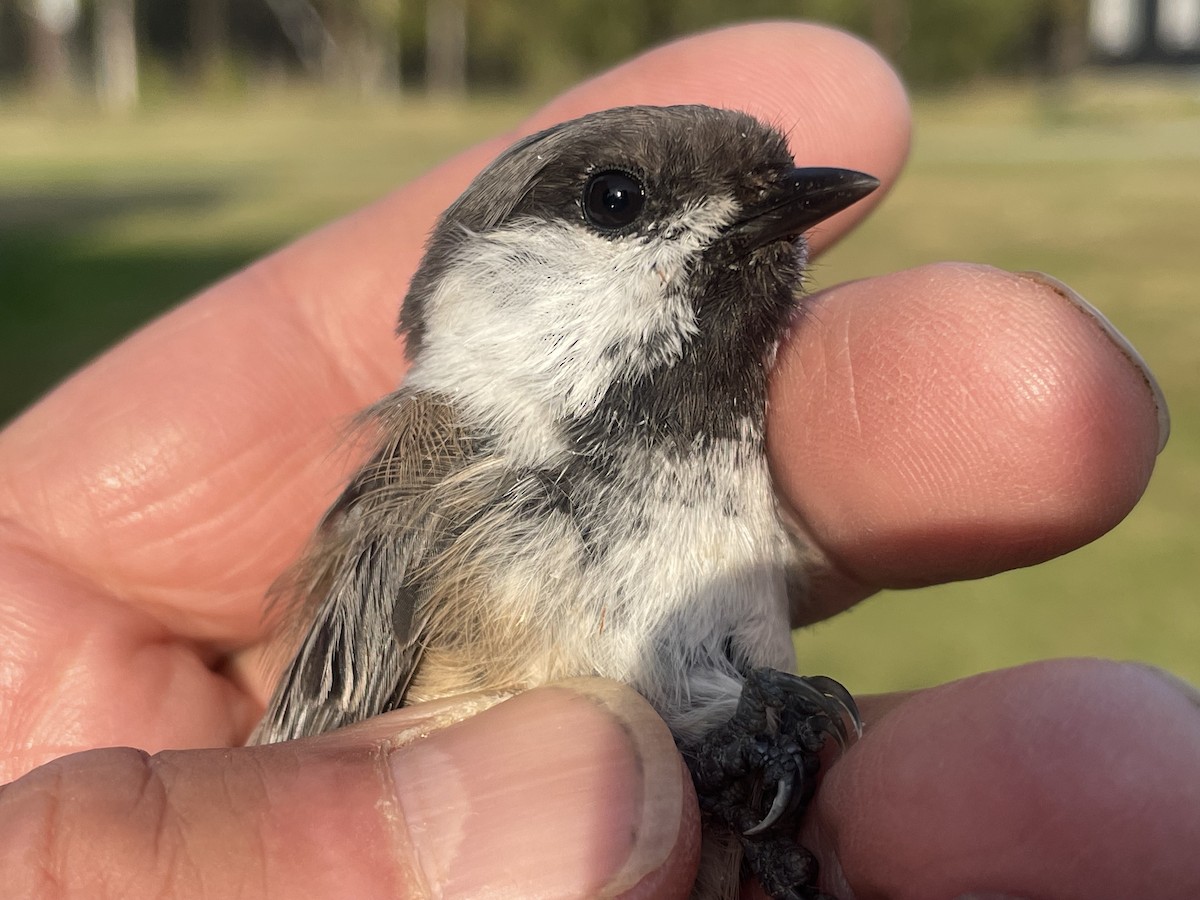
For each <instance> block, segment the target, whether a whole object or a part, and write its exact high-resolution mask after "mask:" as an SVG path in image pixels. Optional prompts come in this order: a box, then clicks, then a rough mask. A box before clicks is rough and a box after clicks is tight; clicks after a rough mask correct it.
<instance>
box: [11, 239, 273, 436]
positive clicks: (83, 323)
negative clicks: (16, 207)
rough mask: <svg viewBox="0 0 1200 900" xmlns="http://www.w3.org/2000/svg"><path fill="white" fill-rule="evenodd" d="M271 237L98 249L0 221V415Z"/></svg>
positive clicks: (22, 405) (264, 245)
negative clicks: (204, 244) (123, 249)
mask: <svg viewBox="0 0 1200 900" xmlns="http://www.w3.org/2000/svg"><path fill="white" fill-rule="evenodd" d="M275 243H276V242H274V241H269V240H268V241H265V242H263V243H261V244H255V245H249V244H247V245H230V246H223V247H211V248H200V247H182V246H181V247H163V248H154V249H144V250H130V251H126V252H123V253H122V252H113V251H111V250H105V251H104V252H98V251H96V250H94V249H92V248H90V247H89V246H88V242H87V241H86V240H84V239H82V237H80V236H76V235H64V234H62V233H61V232H59V233H57V234H53V233H50V232H48V231H46V230H41V229H38V230H34V229H22V230H20V231H17V230H9V229H0V425H2V424H3V423H4V422H6V421H8V420H9V419H10V418H12V416H14V415H15V414H16V413H18V412H20V411H21V410H22V409H24V408H25V407H26V406H28V405H29V404H30V403H32V402H33V401H34V400H36V399H37V398H38V397H39V396H41V395H42V394H43V393H45V392H46V391H47V390H48V389H50V388H51V387H53V386H54V385H55V384H56V383H58V382H59V381H61V380H62V379H63V378H64V377H65V376H67V375H69V374H70V373H71V372H72V371H74V370H75V369H77V368H79V367H80V366H81V365H83V364H84V363H86V362H87V361H88V360H89V359H91V358H92V357H94V356H95V355H97V354H98V353H99V352H101V351H102V350H104V349H106V348H107V347H109V346H111V345H112V344H113V343H115V342H116V341H118V340H119V339H120V338H121V337H123V336H125V335H126V334H128V333H129V332H131V331H133V330H134V329H135V328H137V327H138V326H139V325H141V324H142V323H144V322H145V321H147V320H148V319H151V318H153V317H154V316H156V315H157V314H159V313H160V312H162V311H163V310H165V309H168V308H169V307H171V306H173V305H175V304H176V303H178V302H179V301H180V300H183V299H184V298H186V297H188V296H189V295H191V294H193V293H195V292H196V291H197V290H199V289H201V288H203V287H205V286H206V285H208V284H211V283H212V282H214V281H216V280H217V279H219V278H221V277H222V276H224V275H226V274H227V273H229V272H231V271H233V270H235V269H237V268H240V267H241V266H243V265H245V264H246V263H247V262H249V261H250V260H252V259H254V258H256V257H258V256H260V255H261V254H262V253H263V252H265V251H266V250H267V249H269V248H270V247H271V246H273V245H274V244H275Z"/></svg>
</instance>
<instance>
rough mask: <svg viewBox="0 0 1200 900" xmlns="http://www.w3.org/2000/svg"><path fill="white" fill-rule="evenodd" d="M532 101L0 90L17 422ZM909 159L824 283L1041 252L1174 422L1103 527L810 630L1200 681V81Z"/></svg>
mask: <svg viewBox="0 0 1200 900" xmlns="http://www.w3.org/2000/svg"><path fill="white" fill-rule="evenodd" d="M527 105H528V104H526V103H522V102H519V101H506V102H487V103H485V102H474V103H471V104H469V105H468V106H466V107H461V108H459V107H452V106H437V105H429V104H426V103H421V102H418V101H407V102H405V103H400V104H396V105H391V106H385V105H372V106H366V105H362V104H358V103H355V102H347V101H345V100H344V99H342V100H339V99H331V98H329V97H319V96H310V95H304V94H297V93H284V94H277V95H271V96H265V97H261V98H257V99H254V100H251V101H246V102H245V103H238V104H232V105H225V106H213V105H205V104H195V103H191V104H189V103H185V102H183V101H179V102H176V103H169V104H165V105H159V106H157V107H154V108H151V109H149V110H146V111H144V112H142V113H141V114H139V115H138V116H136V117H135V118H133V119H131V120H130V121H127V122H113V121H106V120H103V119H100V118H98V117H96V116H94V115H92V114H90V113H87V112H80V111H75V112H62V111H60V112H58V113H56V114H55V115H52V116H50V115H46V114H43V113H39V112H38V111H36V110H33V109H31V108H28V107H26V106H20V105H18V106H17V107H15V108H12V107H10V108H5V107H3V106H0V419H2V418H4V417H6V416H8V415H11V414H13V413H14V412H15V411H17V410H18V409H19V408H20V407H21V406H23V405H24V404H25V403H27V402H29V400H31V399H32V398H33V397H35V396H36V395H37V394H38V393H40V392H41V391H43V390H44V389H46V388H47V387H49V386H50V385H51V384H52V383H53V382H54V381H56V380H57V379H58V378H60V377H61V376H62V375H63V374H64V373H65V372H67V371H69V370H70V369H71V368H73V367H75V366H77V365H78V364H80V363H81V362H83V361H84V360H86V359H87V358H88V357H89V356H90V355H92V354H94V353H95V352H97V351H98V350H99V349H101V348H102V347H104V346H106V345H107V344H109V343H111V342H112V341H114V340H116V339H117V338H118V337H119V336H120V335H122V334H124V333H126V332H127V331H129V330H130V329H132V328H133V327H135V326H136V325H137V324H138V323H139V322H141V321H144V320H145V319H146V318H147V317H149V316H150V315H153V314H154V313H156V312H157V311H159V310H161V309H163V308H165V307H166V306H169V305H171V304H172V303H174V302H176V301H178V300H180V299H182V298H183V297H185V296H186V295H188V294H189V293H191V292H192V291H194V290H195V289H197V288H198V287H200V286H202V285H204V284H206V283H208V282H211V281H213V280H215V279H217V278H219V277H220V276H221V275H223V274H225V273H227V272H230V271H232V270H234V269H236V268H237V267H238V266H240V265H242V264H244V263H245V262H247V261H249V260H250V259H252V258H254V257H255V256H256V255H258V254H260V253H262V252H264V251H266V250H268V249H270V248H272V247H274V246H277V245H279V244H281V243H283V242H285V241H287V240H288V239H289V238H291V237H293V236H295V235H297V234H299V233H301V232H303V231H306V230H308V229H310V228H312V227H314V226H315V225H317V224H319V223H321V222H323V221H327V220H328V219H330V218H333V217H334V216H336V215H338V214H340V213H342V212H344V211H348V210H350V209H352V208H354V207H355V206H357V205H359V204H361V203H364V202H366V201H368V200H370V199H371V198H373V197H376V196H378V195H379V194H381V193H382V192H384V191H385V190H387V189H388V188H390V187H392V186H394V185H396V184H398V183H401V182H403V181H404V180H406V179H407V178H409V177H410V176H412V175H413V174H415V173H417V172H419V171H421V170H423V169H425V168H428V167H429V166H430V165H431V164H433V163H434V162H436V161H438V160H440V159H442V158H444V157H445V156H447V155H448V154H450V153H451V152H452V151H454V150H455V149H458V148H460V147H463V146H465V145H467V144H468V143H470V142H471V141H472V140H473V139H475V138H476V137H479V136H483V135H485V134H490V133H494V132H496V131H498V130H500V129H502V128H504V127H505V126H507V125H509V124H511V123H513V122H514V121H516V120H517V119H518V118H519V116H520V115H521V112H522V110H523V109H525V108H526V107H527ZM918 123H919V124H918V132H917V141H916V146H915V151H914V155H913V162H912V166H911V168H910V171H909V174H908V175H907V176H906V178H905V179H904V180H903V181H902V182H901V184H900V185H899V187H898V188H897V189H896V191H895V192H894V194H893V196H892V197H891V198H890V199H889V201H888V203H887V204H886V205H885V207H884V208H883V209H882V210H881V211H880V213H879V214H878V215H877V216H876V217H875V218H874V219H873V220H872V222H871V223H870V224H869V225H868V226H867V227H865V228H864V229H863V230H862V231H861V232H860V235H859V236H857V237H856V238H855V239H854V240H852V241H850V242H848V243H847V244H845V245H843V246H842V247H841V248H839V249H837V250H836V251H834V252H833V253H831V254H830V255H829V256H827V257H826V258H825V259H823V260H822V261H821V263H820V265H819V266H818V268H817V270H816V273H815V277H816V280H817V283H818V285H819V284H822V283H825V284H827V283H830V282H833V281H835V280H838V279H841V278H847V277H858V276H862V275H866V274H871V273H876V272H883V271H887V270H889V269H894V268H902V267H906V266H912V265H916V264H919V263H922V262H927V261H930V260H936V259H966V260H974V261H981V262H991V263H995V264H997V265H1001V266H1004V267H1007V268H1013V269H1041V270H1045V271H1049V272H1052V273H1054V274H1055V275H1057V276H1059V277H1061V278H1063V279H1064V280H1066V281H1068V282H1070V283H1071V284H1073V285H1074V286H1075V287H1077V288H1078V289H1079V290H1080V291H1081V292H1082V293H1083V294H1084V296H1086V297H1087V298H1088V299H1090V300H1091V301H1092V302H1093V303H1095V304H1096V305H1097V306H1099V307H1100V308H1101V309H1103V310H1104V311H1105V312H1106V313H1108V314H1109V316H1110V317H1111V318H1112V319H1113V320H1114V322H1116V324H1117V325H1118V327H1119V328H1121V329H1122V330H1123V331H1124V332H1125V333H1126V334H1127V335H1128V336H1129V337H1130V338H1131V339H1132V340H1133V342H1134V343H1135V345H1137V346H1138V347H1139V349H1141V351H1142V352H1143V354H1144V355H1145V356H1146V358H1147V359H1148V360H1149V361H1150V363H1151V364H1152V365H1153V367H1154V368H1155V370H1156V371H1157V373H1158V375H1159V377H1160V379H1161V381H1162V383H1163V386H1164V388H1165V390H1166V392H1167V395H1168V398H1169V400H1170V402H1171V406H1172V409H1173V412H1174V426H1175V427H1174V433H1173V436H1172V438H1171V443H1170V445H1169V447H1168V448H1167V451H1166V453H1165V454H1164V455H1163V457H1162V458H1161V462H1160V466H1159V469H1158V471H1157V473H1156V475H1155V480H1154V482H1153V484H1152V485H1151V488H1150V491H1149V492H1148V494H1147V495H1146V497H1145V499H1144V500H1143V502H1142V504H1141V505H1140V506H1139V507H1138V509H1137V510H1136V511H1135V512H1134V513H1133V514H1132V515H1131V516H1130V517H1129V518H1128V519H1127V520H1126V521H1125V522H1124V523H1123V524H1122V525H1121V526H1120V527H1119V528H1117V529H1116V530H1115V531H1114V532H1113V533H1112V534H1111V535H1109V536H1107V537H1105V538H1103V539H1101V540H1100V541H1097V542H1096V543H1095V544H1093V545H1092V546H1090V547H1087V548H1085V549H1083V550H1081V551H1079V552H1077V553H1075V554H1072V555H1071V556H1068V557H1066V558H1063V559H1061V560H1057V561H1055V562H1053V563H1050V564H1048V565H1043V566H1038V567H1036V568H1034V569H1028V570H1024V571H1020V572H1014V573H1011V574H1008V575H1004V576H1001V577H997V578H992V579H987V580H984V581H979V582H974V583H970V584H959V585H952V586H949V587H944V588H935V589H927V590H920V591H910V592H905V593H902V594H901V593H896V594H887V595H883V596H881V597H879V598H876V599H873V600H871V601H869V602H868V603H866V604H864V605H863V606H862V607H861V608H859V609H857V610H855V611H853V612H851V613H848V614H846V615H843V616H842V617H840V618H838V619H836V620H834V621H833V622H830V623H827V624H825V625H822V626H818V627H817V628H814V629H811V630H809V631H808V632H805V633H804V634H802V635H799V636H798V638H797V642H798V645H799V648H800V650H801V653H802V666H803V668H804V669H806V670H819V671H825V672H828V673H830V674H833V675H836V676H839V677H841V678H842V679H844V680H845V681H846V683H847V684H848V685H849V686H850V687H851V688H852V689H855V690H859V691H865V690H879V689H887V688H900V687H911V686H915V685H920V684H927V683H932V682H935V681H939V680H943V679H946V678H951V677H955V676H958V675H964V674H968V673H971V672H974V671H978V670H980V669H984V668H991V667H996V666H1001V665H1006V664H1013V663H1017V662H1021V661H1025V660H1030V659H1036V658H1040V657H1044V656H1051V655H1066V654H1089V655H1102V656H1114V657H1121V658H1138V659H1143V660H1147V661H1151V662H1155V663H1158V664H1160V665H1164V666H1167V667H1169V668H1172V669H1174V670H1175V671H1177V672H1179V673H1180V674H1183V675H1185V676H1187V677H1189V678H1191V679H1193V680H1195V681H1200V604H1198V603H1197V602H1196V599H1195V598H1196V585H1197V583H1198V582H1200V538H1198V537H1197V528H1198V526H1200V403H1198V401H1200V365H1198V360H1200V351H1198V348H1200V316H1198V315H1197V314H1196V309H1195V306H1196V304H1195V302H1194V298H1195V297H1196V293H1197V285H1200V85H1191V86H1189V85H1186V84H1181V85H1174V86H1165V85H1161V84H1158V85H1154V84H1149V85H1147V84H1138V83H1134V82H1129V81H1119V82H1114V81H1104V82H1099V83H1096V82H1093V83H1089V84H1087V85H1083V86H1082V87H1080V88H1079V89H1078V91H1077V92H1076V93H1075V94H1073V95H1070V96H1068V97H1067V98H1066V99H1065V100H1063V99H1060V100H1056V101H1053V102H1051V101H1049V100H1047V99H1045V98H1043V99H1040V100H1039V99H1037V98H1036V97H1034V96H1033V95H1032V94H1031V93H1030V92H1026V91H1021V90H1017V89H1008V88H1005V89H999V88H991V89H989V90H987V91H975V92H972V93H969V94H964V95H962V96H958V97H953V98H942V99H938V100H927V101H922V102H920V103H919V104H918Z"/></svg>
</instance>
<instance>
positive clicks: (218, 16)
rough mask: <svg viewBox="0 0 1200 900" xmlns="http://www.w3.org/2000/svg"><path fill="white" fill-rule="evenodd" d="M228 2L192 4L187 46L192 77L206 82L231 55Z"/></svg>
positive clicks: (197, 1) (191, 0)
mask: <svg viewBox="0 0 1200 900" xmlns="http://www.w3.org/2000/svg"><path fill="white" fill-rule="evenodd" d="M228 14H229V0H189V6H188V43H189V44H190V48H189V49H190V52H189V56H190V57H191V59H190V62H191V70H192V75H193V77H195V78H196V79H197V80H200V81H205V80H207V79H209V78H211V77H212V75H213V73H214V72H215V71H216V70H217V69H219V68H220V66H221V64H222V62H224V60H225V56H226V54H227V53H228V52H229V15H228Z"/></svg>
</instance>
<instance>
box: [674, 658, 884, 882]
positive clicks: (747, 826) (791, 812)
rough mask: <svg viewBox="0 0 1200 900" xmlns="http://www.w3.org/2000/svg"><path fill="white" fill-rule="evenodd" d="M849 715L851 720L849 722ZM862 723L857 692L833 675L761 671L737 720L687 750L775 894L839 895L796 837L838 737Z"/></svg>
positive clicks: (711, 802) (712, 812) (705, 790)
mask: <svg viewBox="0 0 1200 900" xmlns="http://www.w3.org/2000/svg"><path fill="white" fill-rule="evenodd" d="M847 722H849V728H847ZM851 730H852V731H853V732H854V733H855V734H856V735H857V734H860V733H861V731H862V722H861V720H860V719H859V716H858V709H857V707H856V706H855V704H854V700H853V699H852V698H851V696H850V694H849V693H848V692H847V691H846V689H845V688H843V687H842V686H841V685H840V684H838V683H837V682H836V681H833V680H832V679H830V678H825V677H823V676H813V677H801V676H798V675H790V674H788V673H786V672H779V671H777V670H775V669H765V668H764V669H754V670H752V671H751V672H750V674H749V675H748V677H747V678H746V683H745V685H744V687H743V688H742V696H741V698H740V699H739V700H738V705H737V709H736V710H735V711H734V714H733V715H732V716H731V717H730V718H729V721H727V722H725V723H724V724H722V725H719V726H717V727H716V728H714V729H713V730H712V731H710V732H709V733H708V734H707V735H706V736H705V737H704V739H703V740H702V741H700V742H699V744H697V745H696V746H694V747H692V748H689V750H688V752H686V753H685V757H686V758H687V760H688V767H689V768H690V769H691V772H692V779H693V781H694V782H695V784H696V794H697V796H698V797H699V798H700V809H701V811H702V812H703V813H704V815H705V817H706V818H707V819H708V820H709V821H710V822H713V821H715V822H717V823H719V824H720V825H721V826H723V827H725V828H727V829H729V830H730V831H731V832H733V833H734V834H735V835H738V836H739V838H740V840H741V843H742V848H743V851H744V859H745V862H746V865H747V867H748V868H749V869H750V871H751V873H752V874H754V875H755V877H757V878H758V880H759V882H760V883H761V884H762V886H763V888H764V889H765V890H766V892H767V894H768V895H770V896H771V897H772V898H774V900H819V898H821V900H829V898H828V897H826V895H824V894H821V893H820V892H819V891H818V890H817V888H816V881H817V861H816V858H815V857H814V856H813V855H812V854H811V853H810V852H809V851H807V850H805V849H804V848H803V847H800V846H798V845H797V844H796V842H795V838H794V836H795V832H796V827H797V825H798V823H799V820H800V817H801V816H802V815H803V813H804V810H805V808H806V807H807V805H808V802H809V800H810V799H811V798H812V795H813V791H814V790H815V789H816V782H817V774H818V772H819V771H820V768H821V758H820V753H821V748H822V747H823V746H824V744H825V741H826V739H827V738H829V737H832V738H833V739H834V740H836V741H837V742H838V744H839V745H841V746H842V747H845V746H846V744H847V742H848V740H849V732H850V731H851Z"/></svg>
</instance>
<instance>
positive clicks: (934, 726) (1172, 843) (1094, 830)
mask: <svg viewBox="0 0 1200 900" xmlns="http://www.w3.org/2000/svg"><path fill="white" fill-rule="evenodd" d="M885 699H886V698H885ZM863 705H864V712H865V714H866V715H867V716H868V717H869V719H870V724H869V726H868V729H867V733H866V737H865V738H864V739H863V740H862V741H861V742H860V743H859V744H857V745H856V746H855V747H854V748H853V749H852V750H851V751H850V752H848V753H847V754H846V756H845V757H844V758H843V759H841V760H839V762H838V763H837V764H836V765H834V766H833V767H831V768H830V770H829V772H828V774H827V776H826V778H825V780H824V782H823V784H822V789H821V791H820V792H818V795H817V800H816V803H817V810H818V812H817V817H818V818H819V820H820V822H821V823H822V827H823V828H824V829H826V831H827V833H828V834H829V835H830V840H831V845H832V846H831V848H830V853H835V854H836V857H837V861H838V863H839V865H840V866H841V868H842V870H843V871H844V872H845V873H846V877H847V880H848V883H849V884H850V885H852V886H853V889H854V892H855V895H856V896H887V897H896V898H908V897H912V898H918V897H931V896H939V897H954V896H960V895H969V894H972V893H983V894H987V893H997V892H999V893H1006V894H1012V895H1015V896H1025V897H1046V896H1056V897H1057V896H1063V897H1066V896H1070V897H1088V898H1093V900H1102V898H1112V900H1116V898H1124V897H1133V896H1154V897H1160V898H1179V900H1183V898H1191V897H1195V896H1198V895H1200V873H1198V871H1197V870H1196V868H1195V867H1194V865H1193V861H1192V859H1191V856H1190V851H1189V850H1188V849H1187V848H1191V847H1194V846H1195V845H1196V841H1197V839H1200V818H1198V817H1197V816H1196V814H1195V810H1196V809H1197V808H1200V788H1198V785H1200V782H1197V780H1196V779H1195V777H1194V775H1195V771H1196V766H1197V761H1198V760H1200V715H1197V712H1196V707H1195V705H1194V702H1193V700H1192V699H1190V698H1189V697H1188V696H1187V694H1186V692H1184V691H1181V690H1179V689H1178V687H1177V686H1175V685H1173V684H1171V683H1170V682H1169V680H1167V679H1163V678H1161V677H1159V676H1158V675H1156V674H1155V673H1153V672H1151V671H1149V670H1147V669H1146V668H1145V667H1142V666H1138V665H1129V664H1121V663H1112V662H1106V661H1102V660H1091V659H1076V660H1055V661H1049V662H1042V663H1035V664H1031V665H1026V666H1021V667H1018V668H1014V669H1008V670H1004V671H1000V672H990V673H986V674H983V675H979V676H974V677H972V678H968V679H964V680H962V681H958V682H953V683H951V684H947V685H942V686H940V687H937V688H933V689H930V690H928V691H921V692H916V693H913V694H910V695H907V696H905V697H904V698H902V699H901V700H900V701H899V702H896V703H890V702H889V703H888V704H887V708H877V706H876V705H875V704H874V703H872V698H863ZM1131 861H1136V863H1134V864H1131Z"/></svg>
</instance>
